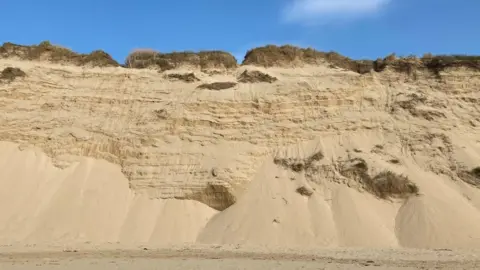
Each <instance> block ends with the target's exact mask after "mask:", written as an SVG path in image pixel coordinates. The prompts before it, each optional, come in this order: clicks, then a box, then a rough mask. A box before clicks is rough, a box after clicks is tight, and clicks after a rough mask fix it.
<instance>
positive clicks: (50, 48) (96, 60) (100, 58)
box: [0, 41, 120, 67]
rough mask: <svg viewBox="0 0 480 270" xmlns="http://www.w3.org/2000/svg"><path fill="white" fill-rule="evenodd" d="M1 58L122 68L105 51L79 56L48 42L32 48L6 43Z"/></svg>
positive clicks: (0, 51)
mask: <svg viewBox="0 0 480 270" xmlns="http://www.w3.org/2000/svg"><path fill="white" fill-rule="evenodd" d="M0 58H18V59H22V60H41V61H49V62H53V63H68V64H71V65H77V66H86V65H87V66H97V67H117V66H120V64H118V63H117V62H116V61H115V60H113V58H112V57H111V56H110V55H109V54H108V53H106V52H104V51H101V50H96V51H93V52H91V53H89V54H79V53H76V52H73V51H71V50H69V49H66V48H63V47H59V46H55V45H52V44H51V43H50V42H48V41H44V42H41V43H40V44H38V45H32V46H24V45H17V44H13V43H9V42H7V43H4V44H3V45H2V46H1V47H0Z"/></svg>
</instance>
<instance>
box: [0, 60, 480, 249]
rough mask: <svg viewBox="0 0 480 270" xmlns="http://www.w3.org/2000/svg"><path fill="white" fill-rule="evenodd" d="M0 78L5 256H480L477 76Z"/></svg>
mask: <svg viewBox="0 0 480 270" xmlns="http://www.w3.org/2000/svg"><path fill="white" fill-rule="evenodd" d="M5 67H18V68H20V69H21V70H22V71H24V72H25V74H26V76H25V77H19V78H16V79H14V80H3V81H2V83H0V107H1V110H2V118H1V126H0V140H1V141H4V142H3V143H2V146H3V147H4V148H3V149H7V150H5V151H2V153H1V154H0V156H1V158H0V164H1V166H2V168H3V169H2V172H1V173H0V183H1V185H2V186H3V187H2V188H1V190H2V193H3V194H1V196H0V198H1V200H2V205H8V204H10V207H7V206H5V207H6V208H5V209H4V210H2V213H1V214H0V227H1V228H0V236H2V238H0V239H3V242H15V241H20V242H22V241H28V242H45V241H47V242H48V241H57V240H58V241H92V242H108V241H110V242H115V241H120V242H129V243H130V242H152V243H167V242H183V241H186V242H195V241H198V242H202V243H247V244H269V245H312V246H381V247H385V246H386V247H397V246H406V247H480V226H478V224H480V189H479V187H480V176H479V175H478V172H477V171H476V170H475V168H477V167H479V166H480V92H479V91H478V90H479V88H480V76H479V74H480V73H478V71H475V70H472V69H469V68H466V67H463V68H462V67H456V68H452V69H445V70H443V71H442V72H441V73H439V74H433V73H431V72H428V71H418V72H414V74H413V73H410V74H408V73H399V72H397V71H394V70H391V69H388V68H387V70H385V71H383V72H381V73H377V72H371V73H367V74H363V75H360V74H358V73H355V72H352V71H350V70H344V69H341V68H335V67H333V66H328V65H316V66H304V67H302V68H296V69H291V68H280V67H272V68H268V69H264V68H260V67H254V66H242V67H240V68H238V69H231V70H222V71H217V72H208V70H203V71H201V70H193V71H191V70H181V69H174V70H169V71H166V72H162V73H159V72H157V71H153V70H132V69H124V68H120V67H106V68H99V67H96V68H86V67H76V66H68V65H67V66H62V65H58V64H47V63H42V62H29V61H21V60H13V59H3V60H0V70H3V69H4V68H5ZM245 70H247V73H248V72H250V74H251V73H252V72H255V71H259V72H260V73H258V74H268V75H269V76H270V77H271V78H276V79H268V80H267V81H268V82H256V79H251V78H250V79H251V80H250V81H249V80H245V79H244V78H243V77H242V76H245V74H246V73H244V72H245ZM191 72H193V75H192V74H190V73H191ZM185 74H187V75H185ZM258 74H256V75H255V76H253V75H252V76H253V77H255V78H257V79H258V78H262V76H261V75H258ZM185 76H186V77H185ZM192 76H193V77H192ZM263 76H265V75H263ZM185 78H187V79H185ZM188 78H190V79H188ZM192 78H193V79H192ZM241 78H243V79H241ZM258 80H261V79H258ZM242 81H243V82H242ZM218 82H235V83H236V84H230V85H229V87H230V88H226V89H221V90H210V89H208V87H207V88H205V87H200V88H199V86H200V85H202V84H208V83H218ZM319 153H321V154H319ZM315 155H316V156H315ZM312 157H313V158H312ZM355 162H357V163H355ZM358 162H360V163H358ZM349 164H350V165H349ZM351 164H353V165H351ZM359 164H360V165H359ZM348 166H351V168H360V169H361V171H360V173H353V174H351V173H350V174H348V173H345V172H347V171H348V170H346V169H345V168H346V167H348ZM348 172H352V170H350V171H348ZM384 172H391V173H393V174H395V175H397V176H400V175H404V176H406V177H407V178H408V181H410V182H411V185H410V184H405V187H407V186H408V188H411V187H412V186H415V188H416V189H418V190H411V192H406V191H405V188H403V189H402V190H400V191H398V192H397V194H393V195H395V196H390V195H389V194H387V195H385V196H383V197H382V196H380V195H379V194H380V193H378V192H377V193H375V192H376V191H378V190H379V188H381V187H379V184H378V183H379V182H378V181H380V180H378V179H380V178H378V177H377V178H375V177H376V176H378V175H381V173H384ZM365 175H367V176H368V181H370V182H368V181H367V182H365V181H363V180H365V178H362V177H363V176H365ZM362 179H363V180H362ZM372 179H374V180H372ZM375 179H377V180H378V181H377V180H375ZM371 181H377V182H376V184H375V185H377V186H371V183H372V182H371ZM382 181H383V180H382ZM385 181H386V182H384V183H390V182H388V181H389V180H388V181H387V180H385ZM369 183H370V184H369ZM380 184H381V183H380ZM389 190H390V191H392V188H390V189H389ZM390 191H389V192H390ZM392 192H393V193H395V192H394V191H392ZM387 193H388V192H387ZM19 194H20V195H19ZM174 199H176V200H174ZM13 202H14V203H13ZM2 207H3V206H2ZM7 208H8V209H7ZM179 230H180V231H181V232H179ZM167 232H168V233H167Z"/></svg>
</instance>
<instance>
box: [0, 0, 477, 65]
mask: <svg viewBox="0 0 480 270" xmlns="http://www.w3.org/2000/svg"><path fill="white" fill-rule="evenodd" d="M47 3H48V4H47ZM479 12H480V0H457V1H455V0H242V1H238V0H178V1H165V0H157V1H154V0H137V1H126V0H82V1H79V0H70V1H66V0H62V1H60V0H44V1H40V0H23V1H20V0H1V3H0V25H1V27H0V37H1V40H0V41H1V42H6V41H9V42H14V43H20V44H34V43H39V42H40V41H42V40H50V41H51V42H52V43H54V44H59V45H62V46H64V47H68V48H70V49H72V50H74V51H78V52H83V53H87V52H90V51H92V50H95V49H103V50H105V51H107V52H108V53H110V54H111V55H112V56H113V57H114V58H115V59H117V60H118V61H121V62H123V60H124V59H125V57H126V55H127V54H128V53H129V52H130V51H131V50H132V49H135V48H152V49H155V50H158V51H161V52H169V51H174V50H175V51H181V50H205V49H219V50H225V51H229V52H231V53H233V54H234V55H235V56H237V57H239V58H243V56H244V54H245V52H246V50H248V49H250V48H252V47H257V46H262V45H265V44H294V45H298V46H302V47H308V46H311V47H314V48H316V49H318V50H322V51H330V50H335V51H337V52H339V53H341V54H344V55H347V56H349V57H352V58H356V59H358V58H377V57H380V56H381V57H383V56H385V55H387V54H389V53H391V52H396V53H397V55H409V54H417V55H421V54H423V53H424V52H431V53H434V54H443V53H456V54H480V16H479V15H480V13H479Z"/></svg>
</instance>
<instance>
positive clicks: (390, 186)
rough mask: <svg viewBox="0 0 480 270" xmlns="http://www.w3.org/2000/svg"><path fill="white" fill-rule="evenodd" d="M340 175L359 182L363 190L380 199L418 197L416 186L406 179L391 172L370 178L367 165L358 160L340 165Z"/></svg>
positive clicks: (384, 172) (363, 161)
mask: <svg viewBox="0 0 480 270" xmlns="http://www.w3.org/2000/svg"><path fill="white" fill-rule="evenodd" d="M340 173H341V174H342V175H343V176H345V177H348V178H352V179H354V180H356V181H358V182H360V183H361V184H362V186H363V187H364V188H365V190H367V191H368V192H370V193H372V194H373V195H375V196H377V197H379V198H381V199H387V198H389V197H396V198H402V197H408V196H411V195H418V192H419V189H418V187H417V185H415V184H414V183H412V182H411V181H410V180H409V179H408V177H406V176H403V175H399V174H396V173H394V172H391V171H383V172H381V173H379V174H377V175H376V176H374V177H371V176H370V175H369V174H368V166H367V163H366V162H365V160H363V159H360V158H355V159H352V160H349V161H347V162H345V163H344V164H342V166H341V167H340Z"/></svg>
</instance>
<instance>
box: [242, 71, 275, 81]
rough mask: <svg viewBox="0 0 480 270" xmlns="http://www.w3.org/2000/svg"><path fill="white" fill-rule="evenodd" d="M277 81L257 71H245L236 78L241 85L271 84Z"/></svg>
mask: <svg viewBox="0 0 480 270" xmlns="http://www.w3.org/2000/svg"><path fill="white" fill-rule="evenodd" d="M277 80H278V79H277V78H275V77H273V76H271V75H269V74H266V73H263V72H261V71H257V70H245V71H244V72H243V73H242V74H240V76H238V81H239V82H241V83H261V82H266V83H273V82H275V81H277Z"/></svg>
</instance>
